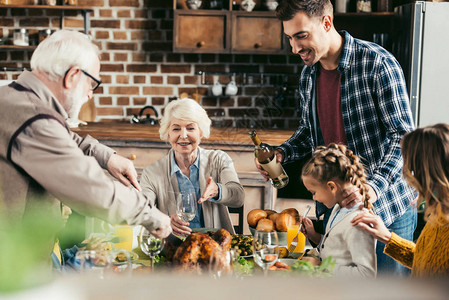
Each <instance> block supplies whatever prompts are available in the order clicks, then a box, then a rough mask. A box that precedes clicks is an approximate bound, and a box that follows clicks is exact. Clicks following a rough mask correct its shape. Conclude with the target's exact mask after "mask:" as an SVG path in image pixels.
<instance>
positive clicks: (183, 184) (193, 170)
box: [171, 151, 221, 228]
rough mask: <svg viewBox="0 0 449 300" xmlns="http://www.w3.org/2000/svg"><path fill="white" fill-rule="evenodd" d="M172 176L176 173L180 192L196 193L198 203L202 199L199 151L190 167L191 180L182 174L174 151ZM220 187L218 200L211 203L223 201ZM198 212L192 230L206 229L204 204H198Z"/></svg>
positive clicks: (214, 199) (191, 222)
mask: <svg viewBox="0 0 449 300" xmlns="http://www.w3.org/2000/svg"><path fill="white" fill-rule="evenodd" d="M171 165H172V168H171V175H173V174H175V173H176V179H177V180H178V189H179V191H180V192H186V191H192V190H193V191H195V196H196V200H197V201H198V200H199V199H200V198H201V195H202V193H201V189H200V181H199V165H200V152H199V151H198V155H197V157H196V160H195V162H194V163H193V164H192V165H191V166H190V178H189V177H187V176H186V175H184V174H183V173H182V172H181V169H180V168H179V167H178V164H177V163H176V159H175V152H174V151H172V155H171ZM217 185H218V198H211V199H209V201H213V202H216V201H220V200H221V185H220V184H219V183H217ZM197 205H198V206H197V211H196V215H195V218H193V220H192V221H190V224H189V227H190V228H204V216H203V208H202V204H199V203H197Z"/></svg>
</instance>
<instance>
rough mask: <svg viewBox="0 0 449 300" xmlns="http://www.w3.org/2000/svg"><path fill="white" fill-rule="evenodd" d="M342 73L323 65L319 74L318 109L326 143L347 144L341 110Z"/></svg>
mask: <svg viewBox="0 0 449 300" xmlns="http://www.w3.org/2000/svg"><path fill="white" fill-rule="evenodd" d="M340 79H341V77H340V73H339V72H338V71H337V70H336V69H335V70H330V71H328V70H325V69H323V68H322V67H320V68H319V70H318V75H317V111H318V120H319V122H320V128H321V134H322V135H323V140H324V144H325V145H328V144H329V143H337V144H344V145H346V134H345V126H344V123H343V115H342V112H341V97H340Z"/></svg>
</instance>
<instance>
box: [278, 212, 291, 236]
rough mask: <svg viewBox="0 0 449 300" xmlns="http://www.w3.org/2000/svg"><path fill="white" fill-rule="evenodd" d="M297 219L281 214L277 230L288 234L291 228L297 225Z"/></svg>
mask: <svg viewBox="0 0 449 300" xmlns="http://www.w3.org/2000/svg"><path fill="white" fill-rule="evenodd" d="M295 224H296V221H295V219H294V218H293V217H292V216H291V215H290V214H287V213H283V214H282V213H281V214H280V215H279V217H277V219H276V229H277V231H282V232H286V231H287V228H288V227H289V226H292V225H295Z"/></svg>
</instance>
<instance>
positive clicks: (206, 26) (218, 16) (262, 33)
mask: <svg viewBox="0 0 449 300" xmlns="http://www.w3.org/2000/svg"><path fill="white" fill-rule="evenodd" d="M224 2H226V1H224ZM177 3H178V1H177V0H174V2H173V8H174V27H173V51H174V52H179V53H248V54H279V53H286V49H285V47H284V45H285V39H284V37H283V32H282V23H281V21H279V20H278V19H277V18H276V16H275V13H274V12H272V11H251V12H246V11H233V10H232V6H230V7H228V8H227V9H223V10H214V9H187V7H185V6H181V4H180V3H178V5H179V6H180V7H178V5H177Z"/></svg>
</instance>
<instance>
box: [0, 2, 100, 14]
mask: <svg viewBox="0 0 449 300" xmlns="http://www.w3.org/2000/svg"><path fill="white" fill-rule="evenodd" d="M0 8H31V9H52V10H86V11H90V12H91V11H92V8H91V7H90V6H81V5H12V4H0Z"/></svg>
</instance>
